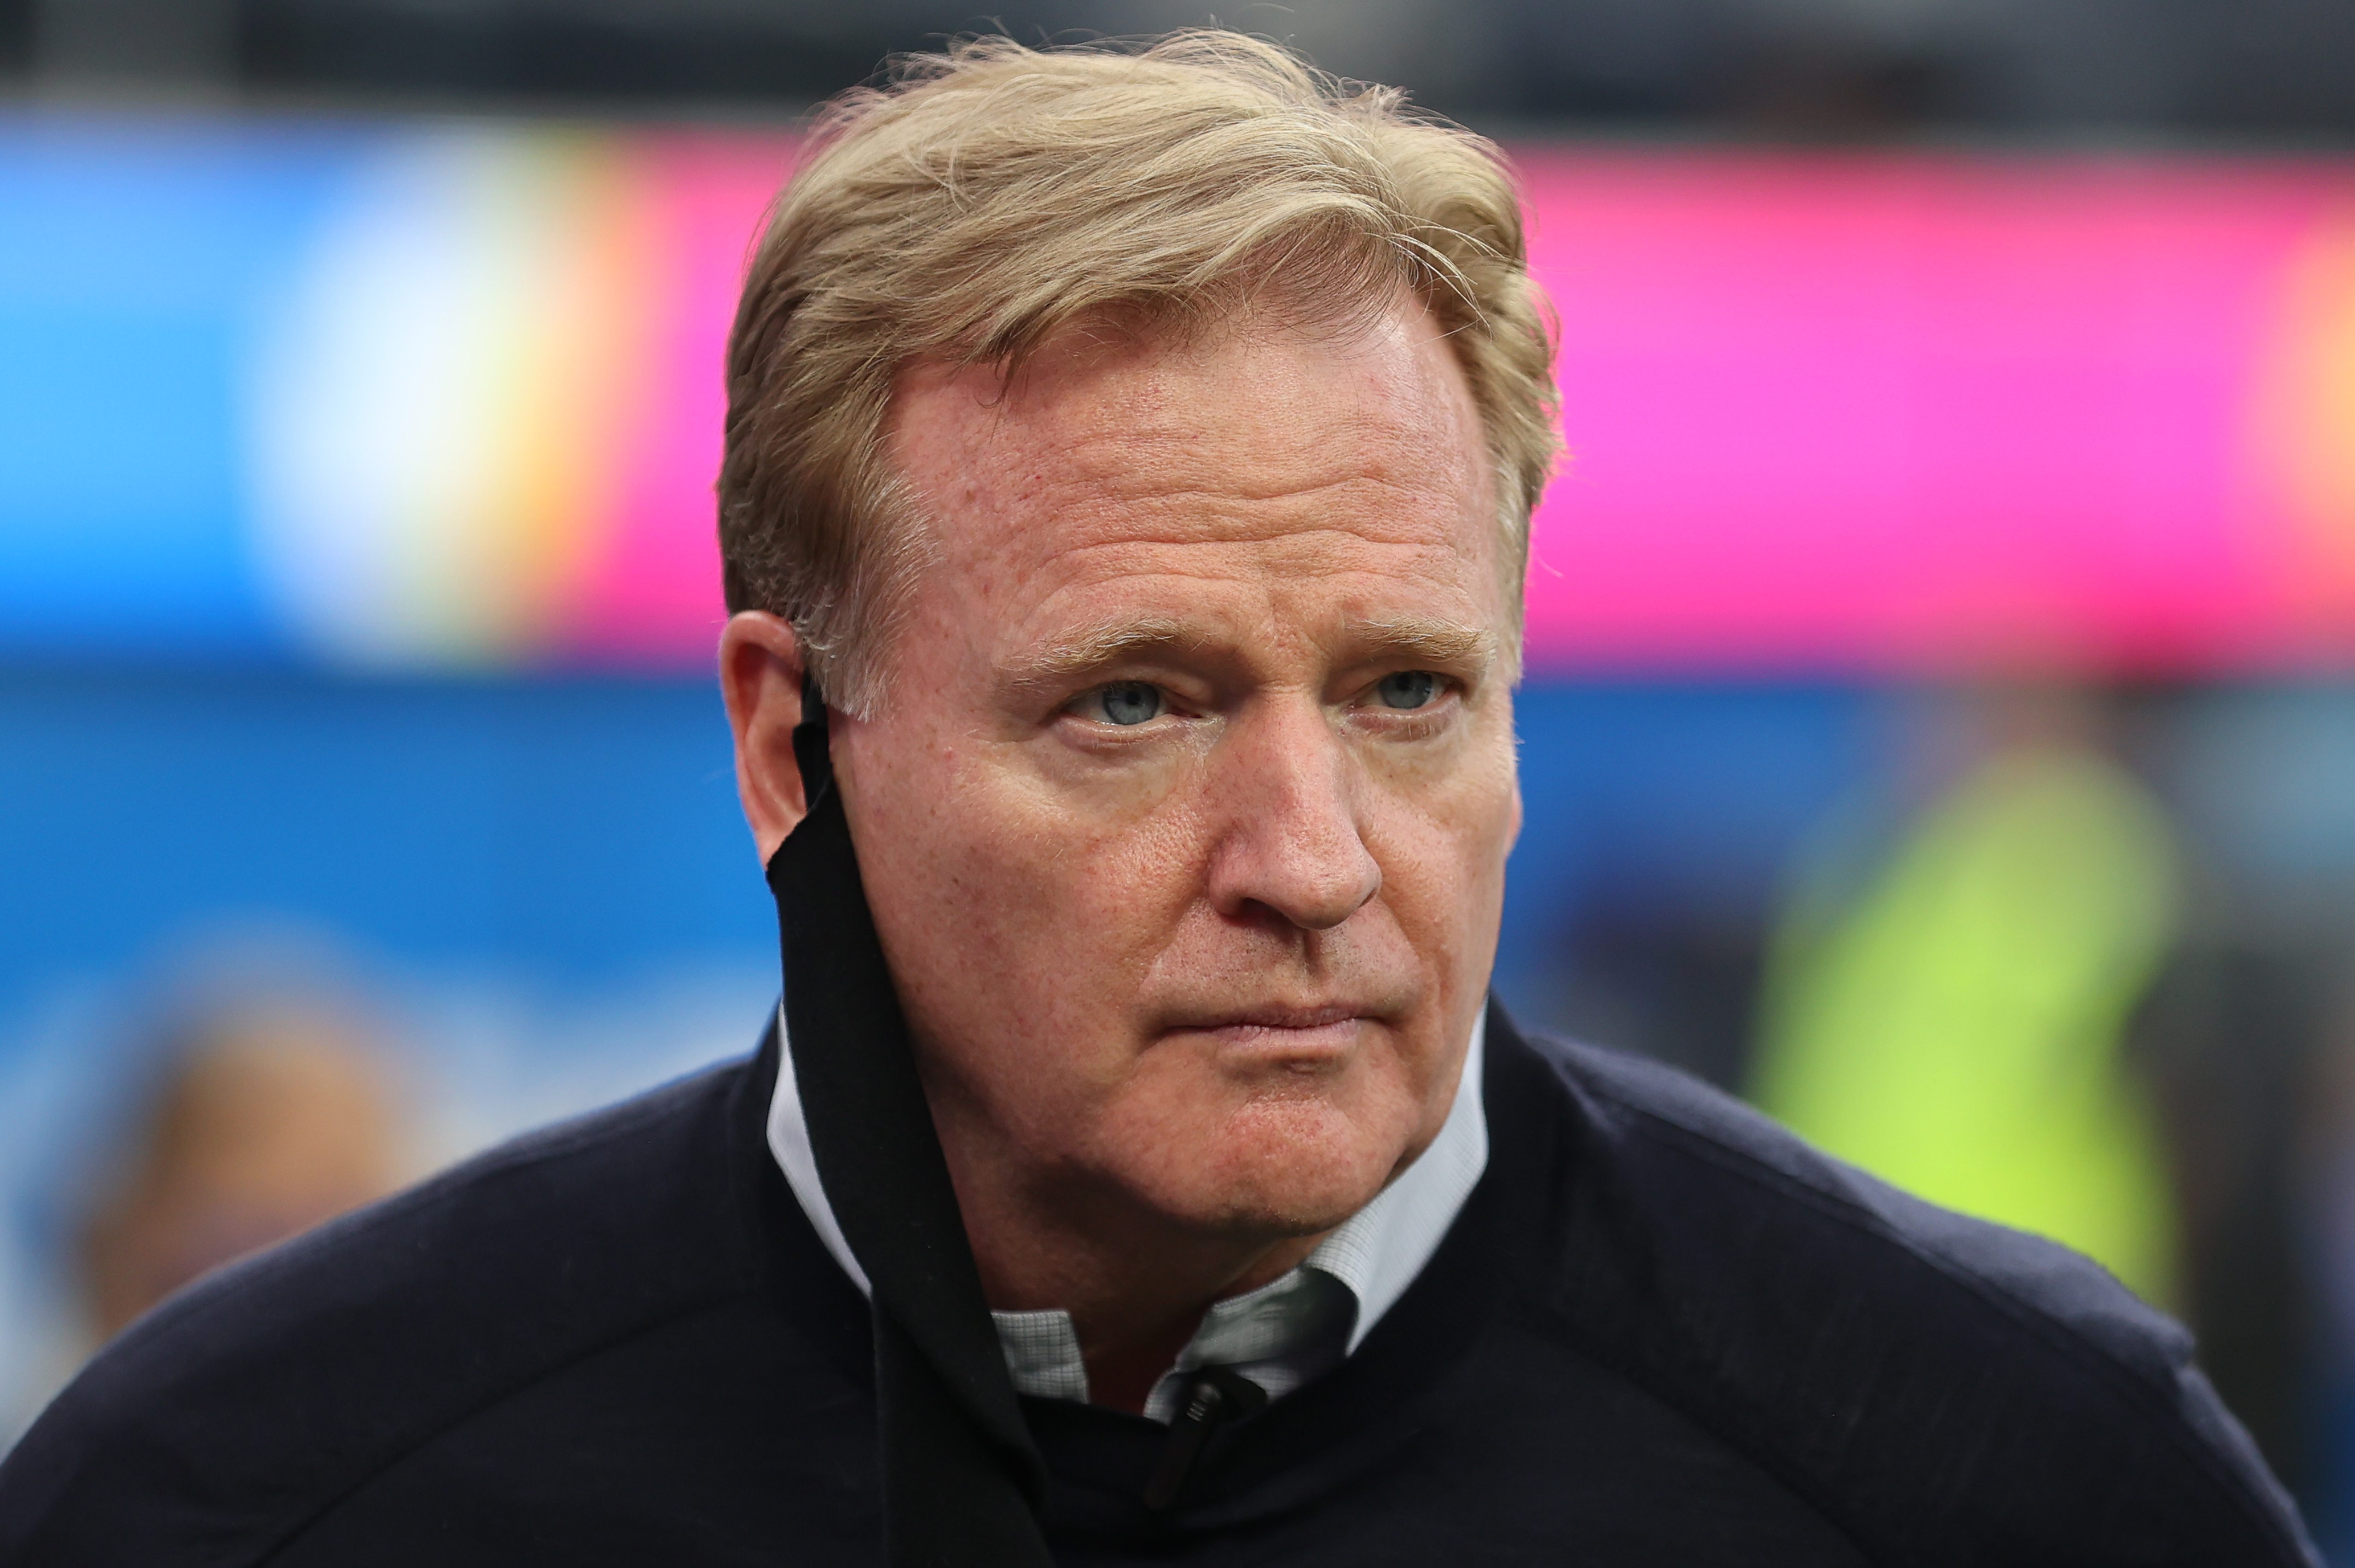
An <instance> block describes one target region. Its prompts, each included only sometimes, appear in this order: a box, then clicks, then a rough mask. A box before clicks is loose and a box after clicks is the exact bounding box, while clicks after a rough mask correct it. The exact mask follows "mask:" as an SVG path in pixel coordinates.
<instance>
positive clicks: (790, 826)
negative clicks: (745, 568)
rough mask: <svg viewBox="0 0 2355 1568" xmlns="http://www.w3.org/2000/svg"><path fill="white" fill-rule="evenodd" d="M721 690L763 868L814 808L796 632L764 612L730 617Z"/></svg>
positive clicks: (723, 641) (739, 784)
mask: <svg viewBox="0 0 2355 1568" xmlns="http://www.w3.org/2000/svg"><path fill="white" fill-rule="evenodd" d="M719 693H720V696H721V697H722V698H723V699H725V700H726V701H727V704H728V728H729V729H730V731H732V732H733V733H734V735H735V737H736V794H737V796H738V798H739V799H741V800H742V802H743V803H744V820H745V821H746V822H747V823H749V824H751V828H752V842H753V843H754V844H755V845H757V846H758V847H759V848H760V851H761V863H762V865H764V866H765V865H767V864H768V863H769V859H770V857H771V856H773V855H774V854H775V853H776V852H777V846H778V845H780V844H783V842H784V841H785V835H787V834H788V833H791V832H792V831H793V830H794V827H795V826H796V825H797V824H799V823H800V821H801V819H802V818H803V817H804V816H806V815H807V814H808V811H809V800H808V796H807V795H805V792H804V791H803V789H802V771H801V768H800V766H799V764H797V763H795V762H794V726H795V725H797V724H799V723H800V722H801V721H802V645H801V639H800V638H799V637H796V636H795V635H794V629H793V627H792V626H791V625H789V624H787V623H786V622H784V621H783V619H781V618H779V617H778V616H775V615H772V614H770V613H768V612H766V611H764V610H745V611H741V612H740V613H736V614H734V615H730V617H729V618H728V625H727V628H726V629H725V630H724V631H722V632H721V633H720V634H719Z"/></svg>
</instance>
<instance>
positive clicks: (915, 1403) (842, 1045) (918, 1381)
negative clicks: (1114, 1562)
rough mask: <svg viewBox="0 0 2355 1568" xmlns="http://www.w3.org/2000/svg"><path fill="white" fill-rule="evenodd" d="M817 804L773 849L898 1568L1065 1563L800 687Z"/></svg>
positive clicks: (793, 1008) (805, 750)
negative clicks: (871, 1364) (868, 1374)
mask: <svg viewBox="0 0 2355 1568" xmlns="http://www.w3.org/2000/svg"><path fill="white" fill-rule="evenodd" d="M794 760H795V761H796V762H797V763H799V764H800V766H801V773H802V787H803V791H804V795H805V799H806V801H807V803H808V807H809V810H808V815H807V816H804V817H803V819H802V821H801V824H800V826H798V827H795V828H794V831H793V832H792V834H791V835H789V836H788V837H786V839H785V841H784V843H783V844H782V845H780V846H779V847H778V849H777V852H776V854H775V855H773V856H772V857H771V858H770V860H769V887H770V891H773V893H774V894H775V895H776V900H777V925H778V933H779V936H780V940H781V944H782V946H783V958H784V981H785V1032H786V1037H787V1040H788V1041H789V1044H790V1049H791V1050H792V1051H793V1054H794V1079H795V1081H796V1083H797V1084H798V1086H799V1088H800V1091H801V1101H802V1114H803V1115H804V1117H805V1119H806V1120H807V1122H808V1124H809V1131H810V1149H811V1153H812V1154H813V1155H815V1157H816V1161H817V1169H818V1176H819V1179H820V1180H821V1181H822V1182H823V1183H824V1184H825V1187H826V1199H827V1200H828V1202H829V1203H831V1204H832V1206H833V1208H834V1213H835V1219H836V1221H837V1222H838V1223H839V1224H840V1225H841V1227H842V1233H843V1236H844V1238H845V1239H846V1240H847V1242H848V1243H850V1250H851V1252H852V1253H854V1254H855V1255H856V1256H857V1257H858V1262H859V1266H860V1267H862V1268H863V1269H865V1270H866V1272H867V1277H868V1283H869V1284H870V1285H871V1286H872V1287H873V1292H874V1296H873V1310H874V1319H875V1392H876V1405H877V1419H878V1424H879V1430H880V1437H881V1445H882V1480H883V1523H884V1545H885V1552H886V1556H887V1557H888V1559H889V1561H890V1563H891V1564H892V1568H1051V1563H1052V1559H1051V1558H1050V1557H1049V1555H1048V1553H1047V1547H1046V1541H1045V1539H1044V1537H1043V1536H1042V1534H1041V1533H1040V1531H1039V1520H1038V1512H1037V1510H1038V1508H1039V1504H1040V1501H1041V1499H1042V1497H1043V1494H1044V1490H1045V1468H1044V1467H1043V1465H1042V1464H1041V1463H1040V1461H1039V1454H1038V1450H1037V1448H1036V1447H1035V1446H1034V1445H1032V1443H1031V1441H1030V1435H1029V1429H1028V1427H1027V1426H1026V1425H1025V1424H1024V1423H1023V1419H1022V1413H1021V1408H1020V1406H1019V1405H1018V1404H1017V1403H1015V1397H1014V1387H1013V1383H1012V1382H1011V1381H1010V1380H1009V1379H1008V1377H1007V1371H1006V1360H1005V1355H1004V1352H1003V1351H1002V1350H1001V1349H999V1346H998V1342H997V1334H996V1328H995V1327H994V1326H993V1325H992V1324H991V1321H990V1317H989V1310H988V1307H987V1304H986V1302H985V1301H984V1299H983V1296H982V1294H981V1278H980V1275H979V1274H978V1272H977V1271H976V1270H975V1267H974V1262H973V1250H972V1248H971V1246H970V1245H969V1244H968V1243H966V1240H965V1234H964V1221H963V1219H962V1217H961V1216H960V1214H959V1212H958V1211H957V1204H956V1192H955V1189H954V1187H952V1186H951V1184H950V1181H949V1172H948V1162H947V1161H946V1159H945V1158H943V1156H942V1154H941V1146H940V1141H939V1139H938V1138H937V1137H936V1136H934V1134H933V1131H932V1111H931V1107H930V1105H929V1104H927V1103H926V1101H925V1098H924V1091H923V1085H922V1082H921V1081H920V1080H919V1079H918V1077H917V1074H916V1060H915V1054H914V1051H913V1049H912V1047H911V1044H910V1041H909V1038H908V1026H907V1020H906V1019H905V1018H904V1017H903V1016H902V1015H901V1013H900V1002H899V996H898V993H897V991H896V990H895V989H894V988H893V986H892V983H891V976H890V969H889V968H888V967H887V966H886V965H885V963H884V959H883V949H882V944H881V943H880V942H879V940H878V939H877V937H876V934H875V922H874V918H873V916H872V914H871V913H870V912H869V911H868V906H867V894H866V888H865V885H864V884H863V883H862V882H861V881H860V880H859V875H858V852H857V850H856V849H855V848H854V847H853V846H852V844H851V840H850V825H849V819H848V818H847V816H845V815H844V813H843V808H842V794H841V791H839V790H838V789H837V788H835V787H834V769H833V758H832V754H831V752H830V749H829V746H828V735H827V715H826V706H825V702H824V699H823V698H822V697H821V696H820V694H819V692H818V689H817V685H816V683H815V681H813V680H809V679H805V680H804V682H803V685H802V722H801V723H800V724H799V725H797V726H796V727H795V728H794Z"/></svg>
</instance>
